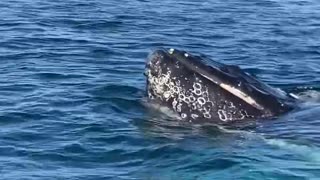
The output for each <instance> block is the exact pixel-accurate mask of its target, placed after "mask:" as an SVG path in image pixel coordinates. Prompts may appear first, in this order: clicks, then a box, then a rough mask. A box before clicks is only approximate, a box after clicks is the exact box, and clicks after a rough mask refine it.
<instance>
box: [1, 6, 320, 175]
mask: <svg viewBox="0 0 320 180" xmlns="http://www.w3.org/2000/svg"><path fill="white" fill-rule="evenodd" d="M319 12H320V2H319V1H318V0H303V1H302V0H277V1H276V0H207V1H204V0H200V1H189V0H176V1H173V0H163V1H149V0H130V1H129V0H118V1H114V0H105V1H103V0H90V1H86V0H67V1H62V0H57V1H49V0H32V1H31V0H3V1H1V3H0V16H1V19H0V72H1V73H0V81H1V83H0V126H1V129H0V179H39V180H42V179H92V180H93V179H201V180H202V179H248V180H249V179H250V180H251V179H283V180H286V179H299V180H300V179H320V132H319V128H320V13H319ZM156 47H175V48H180V49H184V50H187V51H191V52H194V53H202V54H205V55H207V56H209V57H211V58H212V59H215V60H218V61H221V62H224V63H227V64H235V65H239V66H241V67H242V68H243V69H245V70H246V71H247V72H249V73H252V74H254V75H255V76H257V77H258V78H259V79H261V80H263V81H264V82H267V83H268V84H271V85H273V86H275V87H278V88H282V89H284V90H286V91H290V92H293V93H296V94H298V95H299V96H300V97H301V99H304V100H305V101H306V102H305V103H302V104H301V105H299V108H298V109H297V110H295V111H294V112H291V113H289V114H287V115H285V116H283V117H280V118H278V119H276V120H272V121H264V122H260V121H259V122H257V123H256V124H254V125H252V127H251V126H250V127H247V128H245V129H241V130H235V129H229V128H228V129H222V128H221V127H215V126H214V125H202V126H200V125H194V124H188V123H182V122H178V121H177V120H176V119H174V118H171V117H168V116H166V115H165V113H160V112H158V111H155V110H152V109H149V108H148V107H146V106H145V104H144V103H143V101H142V100H143V97H144V93H145V92H144V87H145V79H144V76H143V71H144V62H145V58H146V56H147V54H148V53H149V52H150V51H151V50H152V49H153V48H156ZM147 106H148V105H147Z"/></svg>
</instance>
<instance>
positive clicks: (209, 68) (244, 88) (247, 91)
mask: <svg viewBox="0 0 320 180" xmlns="http://www.w3.org/2000/svg"><path fill="white" fill-rule="evenodd" d="M165 61H177V62H179V63H181V64H182V65H183V66H185V67H186V68H188V69H189V70H191V71H193V72H194V73H197V74H199V75H201V76H203V77H205V78H206V79H208V80H210V81H211V82H213V83H215V84H217V85H219V86H220V87H221V88H223V89H224V90H226V91H229V92H230V93H231V94H233V95H234V96H237V97H239V98H240V99H242V100H244V101H245V102H247V103H248V104H250V105H251V106H253V107H255V108H256V109H258V110H261V111H269V110H266V109H272V110H271V112H273V111H276V112H279V113H280V112H284V111H288V110H291V109H293V107H292V105H293V104H295V100H296V99H294V98H292V97H291V96H289V95H288V94H287V93H284V92H282V91H278V90H276V89H275V88H273V87H270V86H269V85H267V84H265V83H262V82H261V81H259V80H257V79H255V78H254V77H252V76H251V75H250V74H248V73H246V72H244V71H243V70H241V69H240V67H239V66H235V65H225V64H222V63H219V62H217V61H213V60H209V59H204V58H203V57H201V56H196V55H192V54H190V53H188V52H186V51H180V50H177V49H169V50H167V49H164V48H158V49H156V50H154V51H153V52H152V53H150V54H149V55H148V58H147V64H146V69H147V70H149V72H150V73H152V74H154V75H155V74H157V73H161V71H159V69H161V67H159V66H161V65H160V64H161V63H163V62H165ZM274 103H277V104H278V105H279V106H278V107H281V108H278V109H277V107H267V108H266V104H267V105H270V106H272V104H274Z"/></svg>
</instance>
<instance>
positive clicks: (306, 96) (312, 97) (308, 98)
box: [296, 90, 320, 103]
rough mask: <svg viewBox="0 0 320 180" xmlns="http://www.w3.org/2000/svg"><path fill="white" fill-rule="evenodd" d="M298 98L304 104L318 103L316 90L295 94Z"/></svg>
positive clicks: (319, 95) (319, 99)
mask: <svg viewBox="0 0 320 180" xmlns="http://www.w3.org/2000/svg"><path fill="white" fill-rule="evenodd" d="M296 95H297V96H298V98H299V99H300V100H302V101H305V102H314V103H320V92H319V91H316V90H308V91H304V92H301V93H298V94H296Z"/></svg>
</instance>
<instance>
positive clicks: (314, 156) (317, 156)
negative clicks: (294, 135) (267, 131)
mask: <svg viewBox="0 0 320 180" xmlns="http://www.w3.org/2000/svg"><path fill="white" fill-rule="evenodd" d="M265 142H266V143H267V144H269V145H273V146H277V147H279V148H281V149H286V150H288V151H291V152H294V153H295V154H299V155H301V156H304V157H306V158H307V159H308V160H310V161H312V162H319V163H320V148H317V147H311V146H307V145H298V144H293V143H290V142H287V141H285V140H282V139H265Z"/></svg>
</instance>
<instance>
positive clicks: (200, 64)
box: [144, 48, 297, 124]
mask: <svg viewBox="0 0 320 180" xmlns="http://www.w3.org/2000/svg"><path fill="white" fill-rule="evenodd" d="M144 74H145V76H146V96H147V99H148V101H150V102H152V103H156V104H159V105H161V106H165V107H167V108H169V109H170V110H172V111H173V112H174V113H176V114H177V115H178V117H179V119H180V120H185V121H189V122H214V123H218V124H223V123H230V122H235V121H245V120H248V119H272V118H275V117H278V116H281V115H283V114H285V113H287V112H289V111H291V110H293V109H294V108H295V104H296V102H297V97H296V96H295V95H293V94H291V93H286V92H284V91H282V90H280V89H277V88H273V87H271V86H269V85H268V84H266V83H263V82H262V81H260V80H258V79H257V78H256V77H254V76H253V75H251V74H249V73H247V72H245V71H244V70H242V69H241V68H240V67H239V66H236V65H229V64H224V63H222V62H218V61H214V60H212V59H210V58H207V57H205V56H204V55H198V54H195V55H193V54H191V53H188V52H186V51H183V50H178V49H164V48H158V49H155V50H153V51H152V52H151V53H150V54H149V55H148V57H147V60H146V64H145V72H144Z"/></svg>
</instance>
